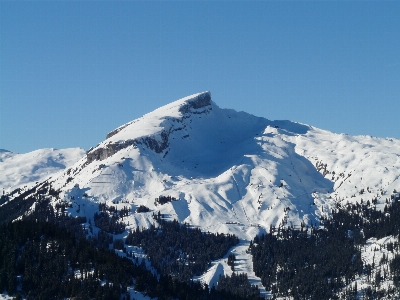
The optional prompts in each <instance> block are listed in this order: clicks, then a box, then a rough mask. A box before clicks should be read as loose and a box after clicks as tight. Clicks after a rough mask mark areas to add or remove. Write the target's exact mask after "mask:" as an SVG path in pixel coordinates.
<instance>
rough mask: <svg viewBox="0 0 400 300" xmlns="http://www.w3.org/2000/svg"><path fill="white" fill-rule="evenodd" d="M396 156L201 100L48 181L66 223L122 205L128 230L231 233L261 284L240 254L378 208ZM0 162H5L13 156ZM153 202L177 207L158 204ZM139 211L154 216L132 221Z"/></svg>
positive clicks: (113, 137) (366, 143) (382, 144)
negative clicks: (159, 224)
mask: <svg viewBox="0 0 400 300" xmlns="http://www.w3.org/2000/svg"><path fill="white" fill-rule="evenodd" d="M39 151H43V150H39ZM77 151H78V150H77ZM78 152H79V151H78ZM78 152H77V153H78ZM79 153H81V152H79ZM399 153H400V141H399V140H396V139H382V138H372V137H369V136H355V137H354V136H348V135H344V134H335V133H332V132H329V131H325V130H321V129H318V128H314V127H312V126H308V125H304V124H300V123H296V122H290V121H270V120H267V119H265V118H261V117H256V116H253V115H250V114H247V113H244V112H236V111H234V110H230V109H221V108H219V107H218V106H217V105H216V104H215V103H214V102H213V101H211V94H210V93H209V92H204V93H199V94H194V95H191V96H188V97H186V98H183V99H180V100H178V101H175V102H172V103H171V104H168V105H166V106H163V107H161V108H159V109H157V110H155V111H153V112H151V113H149V114H146V115H144V116H143V117H141V118H139V119H137V120H134V121H132V122H129V123H127V124H125V125H122V126H121V127H119V128H117V129H115V130H113V131H112V132H110V133H109V134H108V135H107V138H106V139H105V140H104V141H103V142H101V143H100V144H99V145H97V146H96V147H94V148H92V149H90V150H89V151H88V153H87V154H86V155H85V156H84V157H82V159H80V160H79V161H78V162H77V163H75V164H74V165H73V166H71V167H70V168H68V169H66V170H64V171H63V172H60V173H59V174H58V175H57V176H53V178H52V179H51V182H52V186H53V188H55V189H60V190H61V194H60V196H61V198H62V199H63V201H71V202H72V207H71V208H69V213H70V214H71V215H72V216H76V215H81V216H83V215H85V216H87V217H88V219H92V218H93V214H94V212H96V211H97V209H98V203H107V204H108V205H111V204H112V205H116V206H117V209H121V208H122V207H124V206H127V205H128V206H129V207H130V208H131V214H130V215H129V216H128V217H125V218H124V222H125V223H127V224H128V223H129V226H128V228H136V226H140V227H141V226H144V227H147V226H149V225H150V224H152V223H153V219H152V213H154V212H155V213H158V212H159V211H160V212H161V213H162V214H164V215H165V216H166V217H167V218H170V219H174V218H175V219H178V220H179V221H181V222H187V223H190V224H192V225H194V226H198V227H200V228H201V229H202V230H203V231H210V232H223V233H233V234H236V235H237V236H238V237H239V238H240V239H241V243H240V244H239V245H238V246H237V247H236V248H237V249H236V248H233V249H231V252H232V253H240V255H242V259H241V263H240V265H238V266H237V269H238V270H239V269H240V270H243V271H247V272H248V274H249V278H251V280H252V282H254V283H256V284H259V280H258V279H257V278H256V277H255V275H254V273H252V270H251V261H250V260H251V257H250V256H249V255H245V254H246V253H245V247H244V246H243V245H246V244H247V243H248V242H249V241H250V240H251V239H253V238H254V236H255V235H256V234H259V233H262V232H267V231H270V228H271V226H279V225H293V226H299V225H300V224H301V223H306V224H318V221H319V217H320V216H321V215H326V214H329V212H330V211H331V208H333V207H336V205H341V204H345V203H347V202H355V201H358V202H360V201H361V199H362V200H363V201H368V200H369V201H372V199H374V198H377V201H378V205H377V208H378V209H379V208H382V207H383V204H382V203H384V201H385V199H386V198H388V197H390V194H391V193H392V191H393V190H394V189H397V190H400V179H399V174H400V164H399V162H400V161H399ZM1 155H2V157H4V162H6V161H8V160H10V159H12V158H13V157H14V156H13V155H12V154H8V153H3V154H1ZM79 155H81V154H79ZM79 155H77V156H79ZM60 164H62V163H60ZM0 165H1V163H0ZM20 165H21V168H22V164H20ZM21 170H22V169H21ZM31 174H33V173H31ZM2 180H3V179H2ZM159 196H172V197H174V198H176V201H172V202H169V203H167V204H164V205H160V204H157V203H156V202H155V198H158V197H159ZM71 199H73V200H71ZM140 205H145V206H147V207H148V208H150V210H151V211H150V212H149V213H135V210H136V208H137V207H139V206H140ZM92 223H93V222H92ZM122 236H124V235H122ZM229 272H230V269H229V268H228V269H227V265H226V263H224V262H223V261H219V262H215V263H214V264H213V266H212V267H211V268H210V270H209V271H208V272H207V273H206V274H205V275H204V276H202V277H201V278H199V280H203V281H205V282H207V283H208V284H209V283H214V282H215V280H216V278H217V275H218V274H230V273H229Z"/></svg>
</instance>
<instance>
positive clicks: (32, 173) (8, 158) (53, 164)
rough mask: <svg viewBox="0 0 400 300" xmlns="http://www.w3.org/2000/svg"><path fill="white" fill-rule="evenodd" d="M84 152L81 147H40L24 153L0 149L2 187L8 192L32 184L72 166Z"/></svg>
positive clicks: (0, 182)
mask: <svg viewBox="0 0 400 300" xmlns="http://www.w3.org/2000/svg"><path fill="white" fill-rule="evenodd" d="M84 154H85V151H84V150H83V149H81V148H70V149H60V150H57V149H39V150H35V151H32V152H29V153H24V154H18V153H14V152H11V151H7V150H3V149H0V188H1V189H2V190H4V191H5V192H6V193H7V192H10V191H12V190H13V189H16V188H21V187H24V186H27V187H28V186H31V185H32V184H34V183H35V182H40V181H43V180H45V179H47V178H49V177H50V176H52V175H54V174H55V173H57V172H59V171H60V170H63V169H65V168H68V167H70V166H72V165H73V164H74V163H76V162H77V161H78V160H79V159H81V158H82V157H83V156H84Z"/></svg>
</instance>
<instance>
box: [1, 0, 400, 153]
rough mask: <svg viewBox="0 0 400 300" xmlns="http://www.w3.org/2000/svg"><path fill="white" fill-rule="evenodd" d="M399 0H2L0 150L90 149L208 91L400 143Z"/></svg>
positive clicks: (237, 105)
mask: <svg viewBox="0 0 400 300" xmlns="http://www.w3.org/2000/svg"><path fill="white" fill-rule="evenodd" d="M399 15H400V2H398V1H387V2H382V1H351V2H347V1H321V2H317V1H306V2H301V1H300V2H299V1H295V2H294V1H293V2H292V1H282V2H280V1H271V2H267V1H256V2H249V1H245V2H244V1H243V2H241V1H235V2H227V1H218V2H216V1H208V2H204V1H202V2H191V1H188V2H186V1H185V2H183V1H178V2H170V1H167V2H159V1H153V2H147V1H146V2H141V1H138V2H137V1H122V2H108V1H101V2H97V1H53V2H47V1H28V2H25V1H24V2H18V1H17V2H14V1H0V25H1V28H0V43H1V44H0V51H1V52H0V55H1V56H0V67H1V69H0V72H1V73H0V80H1V81H0V99H1V100H0V126H1V127H0V148H2V149H7V150H10V151H14V152H19V153H24V152H29V151H32V150H35V149H39V148H48V147H53V148H68V147H82V148H84V149H88V148H90V147H91V146H95V145H96V144H98V143H99V142H101V141H102V140H104V139H105V136H106V134H107V133H108V132H109V131H111V130H113V129H114V128H116V127H118V126H120V125H122V124H124V123H126V122H128V121H131V120H133V119H135V118H138V117H140V116H142V115H143V114H145V113H148V112H150V111H152V110H154V109H156V108H158V107H160V106H162V105H164V104H167V103H169V102H172V101H174V100H177V99H179V98H182V97H184V96H187V95H190V94H194V93H197V92H201V91H205V90H210V91H211V93H212V99H213V100H214V101H215V102H216V103H217V104H218V105H219V106H220V107H222V108H233V109H235V110H239V111H246V112H249V113H252V114H254V115H257V116H262V117H266V118H268V119H271V120H281V119H288V120H292V121H297V122H301V123H306V124H310V125H313V126H316V127H319V128H323V129H327V130H331V131H333V132H337V133H347V134H351V135H359V134H362V135H372V136H379V137H395V138H400V129H399V125H398V124H399V114H400V34H399V30H400V18H399Z"/></svg>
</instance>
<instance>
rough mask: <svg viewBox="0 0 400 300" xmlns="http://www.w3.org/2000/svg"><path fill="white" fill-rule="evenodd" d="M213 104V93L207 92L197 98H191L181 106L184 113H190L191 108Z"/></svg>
mask: <svg viewBox="0 0 400 300" xmlns="http://www.w3.org/2000/svg"><path fill="white" fill-rule="evenodd" d="M210 104H211V93H210V92H205V93H202V94H200V95H198V96H197V97H196V98H194V99H192V100H189V101H187V102H186V104H185V105H182V106H181V107H180V108H179V111H180V112H181V113H183V114H186V113H189V112H190V109H191V108H194V109H198V108H202V107H204V106H207V105H210Z"/></svg>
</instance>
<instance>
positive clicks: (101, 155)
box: [86, 140, 135, 164]
mask: <svg viewBox="0 0 400 300" xmlns="http://www.w3.org/2000/svg"><path fill="white" fill-rule="evenodd" d="M131 145H135V141H134V140H127V141H123V142H120V143H114V144H111V143H110V144H107V145H106V146H105V147H102V148H97V149H93V150H90V151H88V153H86V159H87V163H88V164H90V163H91V162H92V161H95V160H103V159H106V158H107V157H110V156H111V155H114V154H115V153H117V152H118V151H120V150H122V149H124V148H126V147H129V146H131Z"/></svg>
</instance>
